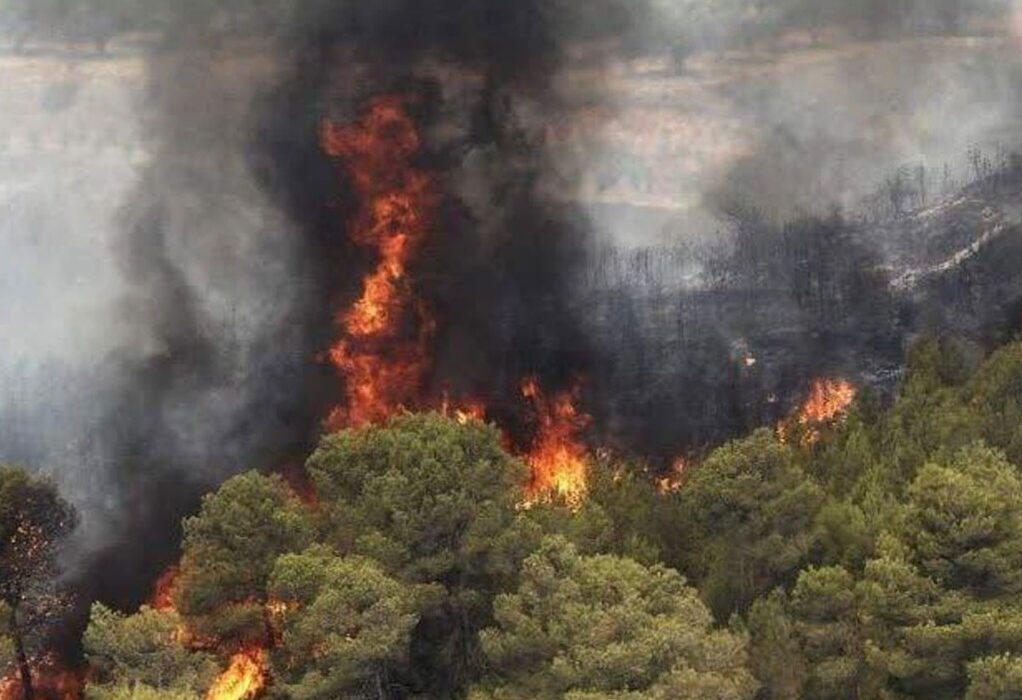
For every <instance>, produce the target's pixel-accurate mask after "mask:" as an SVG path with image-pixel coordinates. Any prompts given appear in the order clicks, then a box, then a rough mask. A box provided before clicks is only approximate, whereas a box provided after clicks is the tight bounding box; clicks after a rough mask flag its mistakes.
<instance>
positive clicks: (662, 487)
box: [656, 457, 688, 494]
mask: <svg viewBox="0 0 1022 700" xmlns="http://www.w3.org/2000/svg"><path fill="white" fill-rule="evenodd" d="M687 470H688V460H687V459H685V458H684V457H678V458H676V459H675V460H674V462H672V463H671V471H670V472H668V473H667V474H666V475H665V476H662V477H661V478H659V479H657V482H656V485H657V490H658V491H660V493H664V494H667V493H676V492H677V491H680V490H681V486H682V484H683V483H684V478H685V472H686V471H687Z"/></svg>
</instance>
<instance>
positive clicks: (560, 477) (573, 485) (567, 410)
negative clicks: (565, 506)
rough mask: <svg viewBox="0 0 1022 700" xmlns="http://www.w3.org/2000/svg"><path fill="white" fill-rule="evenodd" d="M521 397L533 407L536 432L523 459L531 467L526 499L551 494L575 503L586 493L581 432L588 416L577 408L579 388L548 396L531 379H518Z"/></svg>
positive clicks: (572, 503)
mask: <svg viewBox="0 0 1022 700" xmlns="http://www.w3.org/2000/svg"><path fill="white" fill-rule="evenodd" d="M522 396H523V397H525V398H526V399H527V400H528V401H529V402H530V403H531V404H532V406H533V408H534V410H535V412H536V416H537V420H538V425H537V432H536V436H535V438H534V439H533V443H532V449H530V450H529V452H528V454H526V456H525V459H526V461H527V462H528V463H529V466H531V467H532V482H531V483H530V484H529V487H528V494H527V495H528V500H529V501H530V502H533V503H534V502H536V501H539V500H542V499H543V498H546V497H548V496H551V495H556V496H559V497H561V498H563V499H564V500H565V501H567V502H568V503H569V504H571V505H578V504H580V503H581V501H582V500H583V499H584V498H585V495H586V482H587V479H586V473H587V469H588V467H587V464H588V450H587V449H586V446H585V444H584V443H583V442H582V439H581V435H582V432H583V431H584V430H585V429H586V427H587V426H588V425H589V422H590V417H589V416H588V415H587V414H585V413H583V412H582V411H580V410H579V409H578V407H577V404H578V398H579V389H578V387H577V386H576V388H574V389H572V390H571V391H567V392H562V393H559V394H556V395H554V396H551V397H548V396H546V395H545V394H544V393H543V390H542V388H541V387H540V386H539V382H538V381H536V379H534V378H530V379H526V380H525V381H524V382H522Z"/></svg>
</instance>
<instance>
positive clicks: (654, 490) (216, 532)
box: [0, 340, 1022, 700]
mask: <svg viewBox="0 0 1022 700" xmlns="http://www.w3.org/2000/svg"><path fill="white" fill-rule="evenodd" d="M1020 406H1022V342H1016V343H1011V344H1009V345H1007V346H1005V347H1003V348H1001V349H1000V350H999V351H997V352H996V353H994V354H993V355H992V356H990V357H988V358H987V359H985V360H980V359H979V353H978V352H977V351H976V350H975V349H973V348H970V347H969V346H966V345H963V344H960V343H956V342H953V341H936V340H931V341H924V342H921V343H920V344H919V345H918V346H917V347H916V348H914V350H913V351H912V353H911V356H910V362H909V368H908V371H907V373H906V376H905V378H904V380H903V382H902V385H901V387H900V390H899V393H898V396H897V397H896V398H895V399H894V400H893V402H891V403H890V405H889V406H887V407H884V406H882V402H881V401H879V400H878V399H877V398H876V397H875V396H872V395H871V394H870V393H869V392H868V391H864V392H863V393H862V394H861V396H860V398H859V400H858V401H857V403H856V405H855V406H854V407H853V409H852V410H851V412H850V413H849V414H848V415H846V416H845V417H843V418H841V419H839V420H837V421H835V422H833V423H831V424H829V425H823V426H814V428H813V430H812V439H804V436H799V435H798V434H797V432H791V431H790V430H789V431H783V437H782V436H780V435H779V434H778V431H773V430H767V429H763V430H760V431H758V432H755V433H754V434H752V435H750V436H748V437H745V438H742V439H739V440H736V441H734V442H732V443H729V444H727V445H723V446H721V447H719V448H718V449H716V450H713V451H712V452H711V453H710V454H708V455H707V456H706V457H705V458H704V459H703V460H702V461H701V463H699V464H693V465H691V466H690V467H689V468H688V470H687V471H686V472H685V473H684V474H683V475H682V477H681V478H680V480H675V481H658V480H657V479H656V478H654V475H652V474H650V473H648V472H647V471H646V470H645V469H644V468H643V467H642V466H641V465H639V464H635V463H627V462H623V461H621V460H618V459H616V458H614V457H612V456H609V455H607V454H603V453H601V455H600V456H599V457H596V458H594V460H593V463H592V464H591V467H590V470H591V471H590V478H589V490H588V497H587V499H586V500H585V502H583V503H581V504H575V507H574V508H572V507H569V505H568V504H564V503H559V502H556V501H554V502H547V503H539V504H533V505H532V506H531V507H528V508H524V507H523V506H522V503H523V502H524V491H523V488H524V485H525V484H526V482H527V470H526V469H525V467H524V465H522V464H521V463H520V462H519V461H518V460H516V459H514V458H512V457H510V456H509V455H508V454H507V453H506V452H505V451H504V450H503V448H502V447H501V438H500V435H499V434H498V432H497V431H496V430H495V429H494V428H492V427H488V426H485V425H482V424H480V423H477V422H467V423H464V424H462V423H459V422H457V421H454V420H451V419H448V418H445V417H442V416H438V415H411V416H403V417H399V418H396V419H394V420H393V421H392V422H391V423H389V424H388V425H385V426H382V427H374V428H366V429H359V430H348V431H343V432H340V433H337V434H334V435H329V436H327V437H325V438H324V439H323V441H322V443H321V444H320V446H319V449H318V450H316V452H315V453H314V454H313V455H312V457H311V458H310V459H309V461H308V463H307V465H306V472H307V474H308V477H309V480H310V483H309V484H305V485H304V487H303V488H300V489H299V491H300V492H301V497H299V495H298V494H297V493H296V492H295V491H294V490H293V489H292V487H291V486H289V485H288V484H287V483H285V482H284V481H283V480H281V479H280V478H279V477H270V476H263V475H260V474H256V473H248V474H243V475H241V476H238V477H235V478H234V479H232V480H230V481H228V482H227V483H226V484H224V485H223V487H222V488H221V489H220V490H219V491H218V492H216V493H214V494H211V495H209V496H208V497H207V498H206V499H205V500H204V502H203V505H202V508H201V510H200V512H199V513H198V514H197V515H196V516H194V517H192V518H189V519H187V520H186V521H185V523H184V545H183V547H184V557H183V560H182V564H181V573H180V577H179V579H178V581H177V586H176V593H175V595H174V603H175V607H176V610H173V609H160V610H154V609H150V608H143V609H142V610H141V611H140V612H138V613H135V614H133V615H125V614H122V613H119V612H115V611H112V610H110V609H108V608H106V607H104V606H102V605H99V604H97V605H95V606H94V608H93V611H92V620H91V624H90V625H89V628H88V630H87V631H86V634H85V637H84V649H85V652H86V655H87V658H88V660H89V662H90V665H91V667H92V669H93V671H92V675H91V682H90V684H89V688H88V695H89V697H91V698H95V699H96V700H107V699H115V698H149V697H151V698H184V697H196V696H201V695H202V694H203V693H204V692H205V690H206V689H207V688H208V687H209V686H210V683H211V682H213V679H214V678H215V677H216V676H217V674H218V673H220V672H222V671H223V670H224V668H225V667H226V665H227V663H228V661H229V659H230V658H231V655H232V654H235V652H237V651H238V650H245V649H252V648H259V649H265V650H266V656H265V663H266V672H267V674H268V678H269V679H271V683H270V684H269V686H268V687H267V689H266V693H267V694H268V695H269V696H270V697H280V698H296V699H299V698H300V699H306V698H307V699H310V700H311V699H320V698H321V699H323V700H332V699H336V698H411V697H426V698H430V697H433V698H447V697H469V698H475V699H479V700H487V699H488V700H500V699H515V698H541V699H547V698H549V699H551V700H552V699H554V698H574V699H577V700H582V699H596V698H615V699H618V698H619V699H622V700H624V699H628V700H640V699H653V698H664V699H666V698H693V699H695V698H717V699H719V700H753V699H754V698H762V699H763V700H780V699H795V698H804V699H806V700H824V699H828V700H830V699H838V698H840V699H847V700H895V699H902V698H903V699H906V700H907V699H910V698H918V699H920V700H944V699H947V700H953V699H954V700H957V699H964V700H1009V699H1011V698H1018V697H1020V696H1022V470H1020V469H1019V467H1018V466H1017V465H1018V464H1019V460H1020V459H1022V421H1019V420H1018V418H1019V412H1020V410H1022V409H1020ZM0 477H2V479H0V489H3V490H4V491H3V492H4V493H5V494H8V493H9V494H15V495H14V496H12V497H11V498H7V497H6V496H5V498H4V499H3V500H2V501H0V505H2V507H0V525H2V524H3V523H7V525H5V527H7V528H8V534H7V535H6V537H7V541H8V542H12V543H15V544H16V543H17V541H18V537H17V535H16V534H15V533H14V530H11V528H12V527H13V528H14V529H15V530H16V529H17V526H16V525H12V523H14V524H16V523H25V522H29V523H32V527H38V528H43V530H33V532H45V533H47V537H46V539H45V540H42V541H44V542H46V543H47V545H46V547H44V548H43V549H40V550H36V549H35V548H28V549H23V550H18V549H17V548H16V547H8V548H7V549H6V551H5V557H6V559H5V560H4V561H5V562H6V563H5V564H4V566H5V567H6V569H5V571H7V572H8V573H7V580H8V584H7V585H8V588H10V586H11V585H14V584H13V583H11V582H15V583H16V582H17V581H19V580H20V581H22V582H23V583H21V584H17V585H20V586H22V587H21V588H20V589H19V590H22V591H23V592H24V593H25V595H28V592H30V591H31V592H32V595H33V596H34V595H37V594H39V595H42V594H47V593H48V592H49V591H51V590H52V580H53V576H54V573H55V570H54V569H53V563H54V560H53V552H54V551H55V550H54V549H53V546H55V544H56V543H57V542H59V537H60V536H62V535H63V534H65V533H66V532H67V529H68V528H69V527H70V526H71V525H72V524H73V514H72V513H71V511H70V510H69V509H68V508H67V506H66V505H65V504H63V502H62V501H61V500H60V499H59V496H57V494H56V492H55V491H54V490H53V487H52V486H50V485H49V484H47V483H46V482H41V481H34V480H32V479H30V478H29V477H27V476H26V475H25V474H24V473H22V472H19V471H16V470H2V471H0ZM26 518H27V520H26ZM49 543H53V544H52V545H51V544H49ZM43 555H45V556H43ZM11 574H17V576H18V577H20V578H17V577H14V578H12V576H11ZM11 590H14V589H13V588H11ZM44 598H45V596H44ZM30 599H32V600H34V598H31V597H29V598H26V597H22V598H17V597H9V599H7V600H5V602H4V603H3V604H0V663H2V664H3V665H4V667H5V668H7V669H10V668H12V667H13V666H16V660H17V659H16V657H17V656H18V654H17V641H18V640H17V638H16V635H17V634H19V633H21V634H23V633H24V620H27V619H28V617H26V610H27V608H25V607H24V606H25V605H26V602H27V601H28V600H30ZM45 599H47V600H48V598H45ZM22 641H24V639H23V640H22Z"/></svg>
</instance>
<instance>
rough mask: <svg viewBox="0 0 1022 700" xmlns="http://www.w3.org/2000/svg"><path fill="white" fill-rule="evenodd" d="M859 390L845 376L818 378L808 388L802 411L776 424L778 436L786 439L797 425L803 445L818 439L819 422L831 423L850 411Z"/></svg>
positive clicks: (820, 424) (783, 439)
mask: <svg viewBox="0 0 1022 700" xmlns="http://www.w3.org/2000/svg"><path fill="white" fill-rule="evenodd" d="M857 394H858V390H857V389H856V388H855V385H854V384H852V383H851V382H849V381H847V380H844V379H817V380H815V381H814V382H813V385H812V388H811V389H810V391H809V398H808V399H806V402H805V403H804V404H803V405H802V407H801V408H800V409H799V411H798V412H797V413H796V414H795V415H793V416H792V417H791V418H789V419H788V420H786V421H783V422H782V423H781V424H780V425H779V426H778V427H777V434H778V437H779V438H780V439H781V441H782V442H786V441H787V440H788V439H789V438H790V435H791V432H792V429H793V428H796V427H797V428H798V429H799V431H800V434H801V441H802V443H803V444H804V445H812V444H815V443H816V442H818V441H819V439H820V431H819V426H822V425H826V424H828V423H832V422H834V421H836V420H838V419H839V418H841V417H843V416H844V415H845V414H846V413H848V409H849V408H851V406H852V403H853V402H854V401H855V397H856V395H857Z"/></svg>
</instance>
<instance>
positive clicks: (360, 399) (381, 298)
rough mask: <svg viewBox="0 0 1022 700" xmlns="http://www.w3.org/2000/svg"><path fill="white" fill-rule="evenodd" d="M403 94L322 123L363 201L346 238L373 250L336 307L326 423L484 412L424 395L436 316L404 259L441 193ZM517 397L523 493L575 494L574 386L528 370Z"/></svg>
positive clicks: (580, 422)
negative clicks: (421, 160)
mask: <svg viewBox="0 0 1022 700" xmlns="http://www.w3.org/2000/svg"><path fill="white" fill-rule="evenodd" d="M410 102H411V98H409V97H404V96H383V97H377V98H375V99H373V100H371V101H370V102H369V103H368V106H367V108H366V109H365V111H364V113H363V114H362V116H361V117H360V118H359V119H358V121H357V122H356V123H354V124H352V125H338V124H334V123H332V122H326V123H324V125H323V127H322V133H321V139H322V145H323V149H324V151H325V152H326V153H327V154H328V155H330V156H332V157H334V158H339V159H341V160H342V161H343V164H344V168H345V171H346V172H347V174H348V176H349V178H350V180H351V183H352V186H353V188H354V190H355V194H356V195H357V196H358V200H359V203H360V206H359V209H358V211H357V213H356V214H355V216H354V217H353V220H352V221H351V223H350V226H349V232H348V235H349V237H350V240H351V242H352V243H354V244H356V245H360V246H367V247H370V248H372V249H374V250H375V251H376V253H377V255H378V258H379V260H378V262H377V264H376V267H375V268H374V269H373V270H372V271H371V272H370V273H369V274H368V275H367V276H366V277H365V278H364V279H363V286H362V294H361V296H360V297H359V298H358V299H357V300H356V301H355V302H354V304H352V305H351V306H350V307H349V308H346V309H343V310H342V311H341V312H340V313H339V314H338V316H337V324H338V327H339V328H340V330H341V337H340V339H339V340H338V341H337V342H336V343H335V344H334V346H333V347H332V348H331V349H330V354H329V355H330V360H331V362H332V364H333V365H334V367H335V368H336V369H337V370H338V372H339V373H340V375H341V376H342V378H343V379H344V381H345V393H346V396H345V402H344V403H343V405H341V406H338V407H337V408H335V409H334V410H333V411H332V412H331V414H330V416H329V418H328V419H327V426H328V427H329V428H330V429H333V430H337V429H341V428H346V427H357V426H362V425H367V424H372V423H380V422H383V421H385V420H386V419H388V418H390V417H392V416H394V415H395V414H397V413H399V412H401V411H403V410H415V409H423V408H434V409H437V410H440V411H441V412H442V413H444V414H445V415H450V416H453V417H455V418H456V419H457V420H459V421H461V422H466V421H468V420H483V419H485V417H486V413H487V411H486V406H485V404H483V403H482V402H481V401H478V400H475V399H467V400H461V401H452V399H451V398H450V397H449V396H448V395H446V394H444V395H443V396H441V397H428V396H424V395H423V383H424V379H425V375H426V372H427V371H428V369H429V366H430V364H431V357H430V353H429V343H430V341H431V339H432V337H433V335H434V332H435V329H436V322H435V320H434V318H433V316H432V314H431V313H430V311H429V309H428V308H427V307H426V305H425V304H424V303H423V302H422V300H421V299H419V298H417V296H416V295H415V293H414V290H413V289H412V284H411V281H410V280H409V277H408V268H409V265H410V264H411V263H412V262H413V261H414V259H415V255H416V253H417V252H418V250H419V248H420V247H421V244H422V242H423V241H424V239H425V238H426V236H427V235H428V234H429V233H430V231H431V227H432V225H433V223H434V214H435V209H436V206H437V201H438V196H437V193H436V191H435V188H434V187H433V185H432V182H431V179H430V177H429V175H428V174H427V173H426V172H425V171H423V170H421V169H419V168H418V167H416V165H415V159H416V157H417V156H418V155H419V152H420V149H421V146H422V144H421V139H420V137H419V134H418V131H417V129H416V125H415V123H414V121H413V120H412V118H411V116H410V115H409V113H408V106H409V104H410ZM522 397H523V398H524V399H525V400H526V401H527V403H528V404H529V405H530V406H531V408H532V409H533V410H534V411H535V413H536V417H537V434H536V436H535V438H534V439H533V441H532V447H531V449H530V450H529V452H528V454H527V455H526V460H527V461H528V463H529V464H530V465H531V466H532V468H533V480H532V483H531V485H530V487H529V498H530V499H536V498H539V497H541V496H542V495H543V494H547V493H556V494H559V495H560V496H562V497H564V498H566V499H567V500H569V501H578V500H579V499H581V498H582V497H583V496H584V494H585V471H586V454H587V451H586V448H585V446H584V445H583V444H582V442H581V441H580V440H579V434H580V433H581V432H582V431H583V430H584V429H585V427H586V426H587V425H588V422H589V417H588V416H586V415H585V414H583V413H581V412H580V411H579V410H578V409H577V408H576V403H577V401H578V390H577V388H576V389H573V390H571V391H568V392H565V393H562V394H558V395H556V396H554V397H552V398H547V397H546V396H545V395H544V394H543V391H542V389H541V388H540V385H539V382H538V380H536V379H529V380H526V381H525V382H523V385H522Z"/></svg>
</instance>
